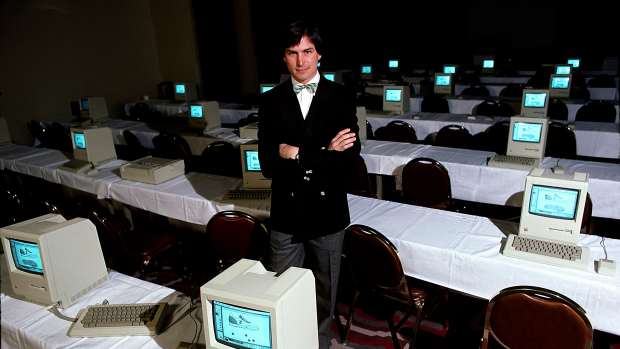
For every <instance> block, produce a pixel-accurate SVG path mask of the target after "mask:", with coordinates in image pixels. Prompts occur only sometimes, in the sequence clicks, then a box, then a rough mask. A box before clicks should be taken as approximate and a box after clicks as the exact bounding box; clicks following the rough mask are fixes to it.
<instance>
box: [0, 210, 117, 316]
mask: <svg viewBox="0 0 620 349" xmlns="http://www.w3.org/2000/svg"><path fill="white" fill-rule="evenodd" d="M0 239H1V240H2V246H3V249H4V255H5V257H4V258H5V259H6V265H7V270H8V274H9V281H10V284H11V289H12V291H13V292H14V293H15V295H16V296H18V297H20V298H23V299H25V300H27V301H29V302H34V303H39V304H43V305H52V304H56V303H59V304H60V306H61V307H62V308H66V307H68V306H70V305H71V304H73V303H75V302H76V301H77V300H78V299H79V297H80V296H81V295H83V294H84V293H86V292H87V291H88V290H90V289H92V288H93V287H95V286H97V285H100V284H101V283H103V282H104V281H105V280H107V277H108V271H107V269H106V265H105V261H104V258H103V252H102V250H101V245H100V244H99V238H98V235H97V229H96V228H95V225H94V224H93V223H91V222H90V221H89V220H87V219H84V218H74V219H72V220H69V221H67V220H65V219H64V218H63V217H62V216H60V215H57V214H47V215H44V216H40V217H36V218H33V219H29V220H26V221H23V222H19V223H15V224H13V225H9V226H6V227H4V228H1V229H0ZM78 266H79V267H78ZM3 281H6V280H3Z"/></svg>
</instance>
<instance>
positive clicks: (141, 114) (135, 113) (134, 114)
mask: <svg viewBox="0 0 620 349" xmlns="http://www.w3.org/2000/svg"><path fill="white" fill-rule="evenodd" d="M157 116H158V115H157V112H156V111H154V110H153V109H152V108H151V106H150V105H148V104H147V103H143V102H138V103H136V104H134V105H132V106H131V107H130V108H129V119H131V120H136V121H144V122H151V121H153V120H154V119H155V118H156V117H157Z"/></svg>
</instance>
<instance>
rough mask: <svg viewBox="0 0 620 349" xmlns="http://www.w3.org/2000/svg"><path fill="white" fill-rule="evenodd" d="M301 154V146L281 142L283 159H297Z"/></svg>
mask: <svg viewBox="0 0 620 349" xmlns="http://www.w3.org/2000/svg"><path fill="white" fill-rule="evenodd" d="M297 154H299V147H294V146H292V145H288V144H284V143H282V144H280V157H281V158H282V159H295V158H296V157H297Z"/></svg>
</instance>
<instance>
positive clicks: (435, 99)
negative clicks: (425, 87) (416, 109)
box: [420, 94, 450, 113]
mask: <svg viewBox="0 0 620 349" xmlns="http://www.w3.org/2000/svg"><path fill="white" fill-rule="evenodd" d="M420 111H421V112H423V113H449V112H450V105H449V104H448V100H447V99H446V98H445V97H442V96H440V95H437V94H429V95H427V96H425V97H424V98H423V99H422V103H421V105H420Z"/></svg>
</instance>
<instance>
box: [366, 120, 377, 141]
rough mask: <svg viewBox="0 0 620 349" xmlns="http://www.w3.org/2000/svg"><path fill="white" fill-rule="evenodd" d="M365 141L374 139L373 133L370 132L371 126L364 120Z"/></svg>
mask: <svg viewBox="0 0 620 349" xmlns="http://www.w3.org/2000/svg"><path fill="white" fill-rule="evenodd" d="M366 139H375V133H374V132H373V130H372V125H371V124H370V122H369V121H368V120H366Z"/></svg>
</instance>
